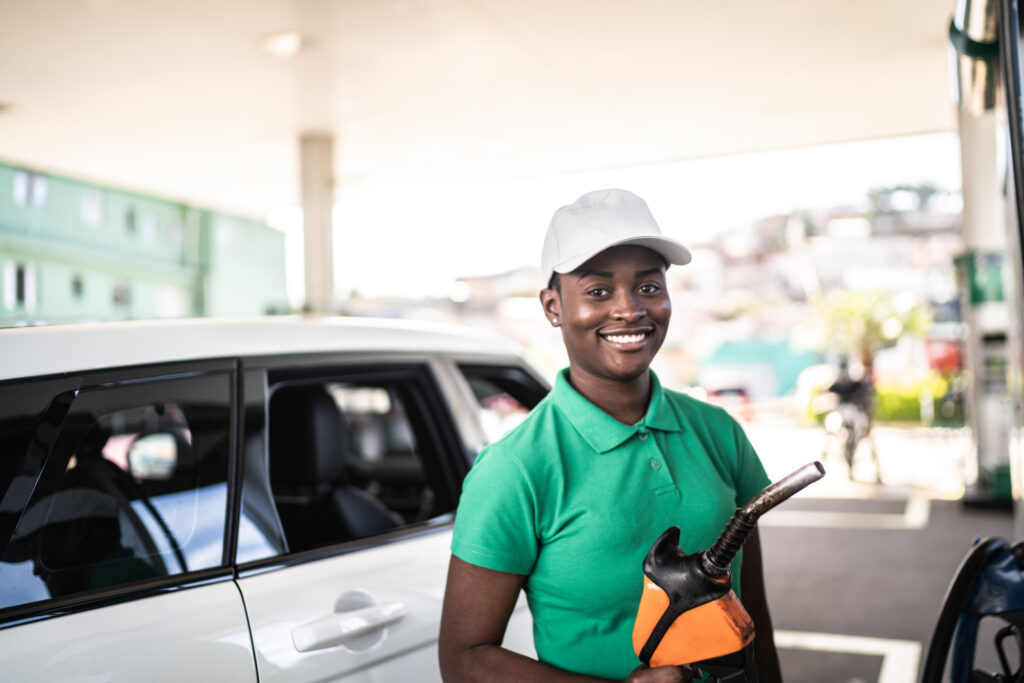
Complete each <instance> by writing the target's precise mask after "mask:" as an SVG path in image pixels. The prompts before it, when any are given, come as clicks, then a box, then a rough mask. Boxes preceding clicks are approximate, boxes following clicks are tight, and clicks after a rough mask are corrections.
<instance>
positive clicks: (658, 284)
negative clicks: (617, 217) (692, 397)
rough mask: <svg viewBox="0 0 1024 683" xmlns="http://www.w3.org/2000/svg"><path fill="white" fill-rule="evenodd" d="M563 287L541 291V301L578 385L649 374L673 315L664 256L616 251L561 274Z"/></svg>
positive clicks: (628, 248)
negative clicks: (553, 325)
mask: <svg viewBox="0 0 1024 683" xmlns="http://www.w3.org/2000/svg"><path fill="white" fill-rule="evenodd" d="M559 284H560V286H559V289H560V290H561V291H560V292H557V291H555V290H550V289H546V290H544V291H543V292H541V302H542V303H543V305H544V310H545V313H546V314H547V316H548V318H549V320H552V322H553V323H554V324H556V325H558V326H559V327H561V329H562V339H563V340H564V342H565V348H566V350H567V351H568V353H569V365H570V373H571V374H572V376H573V378H574V381H578V380H586V379H605V380H615V381H628V380H632V379H635V378H637V377H639V376H641V375H642V374H643V373H645V372H646V371H647V368H648V367H649V366H650V364H651V361H652V360H653V359H654V354H656V353H657V352H658V349H659V348H661V344H662V342H663V341H664V340H665V332H666V330H667V329H668V322H669V318H671V316H672V303H671V301H669V297H668V291H667V289H666V286H665V262H664V260H663V259H662V258H661V256H659V255H658V254H657V253H655V252H653V251H651V250H650V249H646V248H644V247H638V246H632V245H629V246H620V247H612V248H610V249H606V250H605V251H602V252H601V253H600V254H598V255H597V256H595V257H594V258H592V259H590V260H589V261H587V262H586V263H584V264H583V265H582V266H580V267H579V268H577V269H576V270H574V271H573V272H571V273H568V274H565V275H561V276H559ZM581 373H582V374H583V375H587V376H588V377H581V376H580V374H581Z"/></svg>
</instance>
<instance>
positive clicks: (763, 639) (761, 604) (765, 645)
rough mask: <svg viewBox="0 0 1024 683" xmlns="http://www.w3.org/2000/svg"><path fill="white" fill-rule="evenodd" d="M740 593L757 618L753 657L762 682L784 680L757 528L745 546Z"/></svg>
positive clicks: (751, 614) (769, 682)
mask: <svg viewBox="0 0 1024 683" xmlns="http://www.w3.org/2000/svg"><path fill="white" fill-rule="evenodd" d="M740 592H741V593H742V594H743V606H744V607H745V608H746V610H747V613H748V614H750V617H751V618H752V619H753V620H754V628H755V634H756V635H755V636H754V660H755V662H756V663H757V676H758V679H759V681H760V683H782V672H781V670H780V669H779V655H778V652H777V651H776V650H775V637H774V634H773V632H772V618H771V615H770V614H769V613H768V600H767V598H766V597H765V593H764V568H763V565H762V563H761V539H760V536H759V534H758V531H757V529H756V528H755V529H754V531H753V533H751V534H750V537H749V538H747V542H746V543H745V544H744V545H743V567H742V568H741V569H740Z"/></svg>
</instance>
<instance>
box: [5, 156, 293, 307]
mask: <svg viewBox="0 0 1024 683" xmlns="http://www.w3.org/2000/svg"><path fill="white" fill-rule="evenodd" d="M287 308H288V300H287V293H286V285H285V254H284V235H283V234H282V233H281V232H280V231H278V230H275V229H274V228H271V227H269V226H268V225H266V224H265V223H262V222H259V221H254V220H251V219H248V218H244V217H241V216H235V215H230V214H226V213H219V212H215V211H209V210H206V209H200V208H197V207H193V206H188V205H186V204H181V203H178V202H173V201H167V200H164V199H158V198H155V197H148V196H144V195H140V194H136V193H133V192H127V191H123V190H118V189H114V188H109V187H102V186H98V185H93V184H90V183H84V182H80V181H77V180H72V179H70V178H65V177H61V176H57V175H53V174H49V173H39V172H36V171H34V170H30V169H26V168H19V167H16V166H11V165H7V164H0V326H10V325H19V324H32V323H38V322H45V323H66V322H83V321H91V320H123V319H131V318H172V317H183V316H250V315H265V314H268V313H281V312H284V311H286V310H287Z"/></svg>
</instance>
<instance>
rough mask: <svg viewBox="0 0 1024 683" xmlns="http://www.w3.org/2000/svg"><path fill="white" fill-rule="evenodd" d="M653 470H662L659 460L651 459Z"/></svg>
mask: <svg viewBox="0 0 1024 683" xmlns="http://www.w3.org/2000/svg"><path fill="white" fill-rule="evenodd" d="M651 469H652V470H660V469H661V463H660V462H658V461H657V460H655V459H654V458H651Z"/></svg>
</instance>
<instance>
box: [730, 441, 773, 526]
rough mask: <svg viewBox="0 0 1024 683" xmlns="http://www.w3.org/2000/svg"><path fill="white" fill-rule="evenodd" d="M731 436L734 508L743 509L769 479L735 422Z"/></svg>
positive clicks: (769, 481)
mask: <svg viewBox="0 0 1024 683" xmlns="http://www.w3.org/2000/svg"><path fill="white" fill-rule="evenodd" d="M733 434H734V439H735V444H736V446H735V447H736V474H735V483H736V507H743V506H744V505H746V504H747V503H749V502H750V499H751V498H753V497H754V496H756V495H757V494H758V493H760V492H761V489H763V488H764V487H766V486H768V484H770V483H771V479H769V478H768V474H767V473H766V472H765V471H764V465H762V464H761V459H760V458H759V457H757V453H756V452H755V451H754V447H753V446H752V445H751V444H750V440H749V439H748V438H747V435H746V433H745V432H744V431H743V427H741V426H740V424H739V423H737V422H734V423H733Z"/></svg>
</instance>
